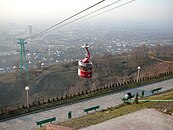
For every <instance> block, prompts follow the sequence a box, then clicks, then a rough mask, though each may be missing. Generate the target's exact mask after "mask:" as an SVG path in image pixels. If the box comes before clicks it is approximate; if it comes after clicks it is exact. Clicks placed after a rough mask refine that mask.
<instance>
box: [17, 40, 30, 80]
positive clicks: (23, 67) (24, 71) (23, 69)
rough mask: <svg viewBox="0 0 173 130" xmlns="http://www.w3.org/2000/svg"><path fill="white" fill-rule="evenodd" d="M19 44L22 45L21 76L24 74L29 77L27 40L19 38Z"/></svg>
mask: <svg viewBox="0 0 173 130" xmlns="http://www.w3.org/2000/svg"><path fill="white" fill-rule="evenodd" d="M17 44H19V45H20V65H19V68H20V77H22V76H24V75H25V76H24V77H25V78H26V79H29V71H28V61H27V59H26V51H25V44H27V42H25V39H24V38H19V39H18V42H17Z"/></svg>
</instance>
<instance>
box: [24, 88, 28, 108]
mask: <svg viewBox="0 0 173 130" xmlns="http://www.w3.org/2000/svg"><path fill="white" fill-rule="evenodd" d="M25 90H26V102H27V108H28V109H29V98H28V91H29V87H28V86H26V87H25Z"/></svg>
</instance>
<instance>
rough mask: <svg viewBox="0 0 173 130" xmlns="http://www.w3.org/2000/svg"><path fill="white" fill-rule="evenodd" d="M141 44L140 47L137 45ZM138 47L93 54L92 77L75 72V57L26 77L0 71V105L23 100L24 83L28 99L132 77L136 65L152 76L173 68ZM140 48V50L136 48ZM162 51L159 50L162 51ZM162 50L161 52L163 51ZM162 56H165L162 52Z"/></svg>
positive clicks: (145, 74)
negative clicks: (102, 54)
mask: <svg viewBox="0 0 173 130" xmlns="http://www.w3.org/2000/svg"><path fill="white" fill-rule="evenodd" d="M141 48H142V47H141ZM141 48H139V49H138V50H137V51H138V53H139V52H140V53H142V55H140V57H139V55H137V54H138V53H136V52H135V50H134V51H133V52H131V53H128V54H119V55H111V54H106V55H104V56H102V57H100V56H93V57H92V58H91V61H92V63H93V78H92V79H89V80H88V79H80V78H79V77H78V75H77V67H78V66H77V61H75V62H70V63H64V64H55V65H51V66H49V67H46V68H44V69H35V70H30V72H29V73H30V80H29V81H27V80H25V79H23V80H22V79H20V78H19V72H18V71H16V72H13V73H7V74H1V75H0V91H1V93H0V99H1V100H0V107H1V108H2V107H7V106H13V105H22V104H24V103H25V101H26V100H25V98H26V92H25V90H24V88H25V87H26V86H27V85H28V86H30V90H29V99H30V102H33V101H38V100H42V99H47V98H51V97H55V96H62V95H65V94H72V93H76V92H80V91H83V90H88V89H95V88H99V87H102V86H104V85H109V84H111V83H116V82H123V81H126V80H133V79H136V75H137V67H138V66H139V65H140V66H141V68H142V69H141V71H140V76H141V77H144V76H153V75H157V74H159V73H163V72H168V71H173V66H172V65H170V64H165V63H160V62H158V61H154V60H152V59H150V58H149V57H148V55H147V54H145V53H147V51H146V52H145V53H144V52H143V50H145V48H142V49H141ZM140 49H141V51H140ZM162 52H163V51H162ZM163 54H164V53H163ZM162 57H166V56H165V55H162Z"/></svg>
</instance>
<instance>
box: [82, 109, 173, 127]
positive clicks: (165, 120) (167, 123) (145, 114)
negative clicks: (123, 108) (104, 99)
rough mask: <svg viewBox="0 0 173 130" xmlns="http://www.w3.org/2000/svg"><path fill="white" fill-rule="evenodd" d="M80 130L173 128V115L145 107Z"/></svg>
mask: <svg viewBox="0 0 173 130" xmlns="http://www.w3.org/2000/svg"><path fill="white" fill-rule="evenodd" d="M80 130H173V116H171V115H167V114H163V113H161V112H159V111H156V110H155V109H143V110H139V111H136V112H134V113H130V114H127V115H124V116H121V117H118V118H115V119H111V120H108V121H105V122H103V123H100V124H96V125H92V126H89V127H87V128H82V129H80Z"/></svg>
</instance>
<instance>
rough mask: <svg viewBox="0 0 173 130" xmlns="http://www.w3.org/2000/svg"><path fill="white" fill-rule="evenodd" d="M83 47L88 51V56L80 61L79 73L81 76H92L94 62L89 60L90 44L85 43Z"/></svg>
mask: <svg viewBox="0 0 173 130" xmlns="http://www.w3.org/2000/svg"><path fill="white" fill-rule="evenodd" d="M83 48H85V49H86V51H87V56H86V57H85V58H84V59H83V60H79V61H78V75H79V77H80V78H88V79H89V78H91V77H92V63H91V62H90V61H89V59H90V52H89V50H88V48H89V45H88V44H85V45H84V46H83Z"/></svg>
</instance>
